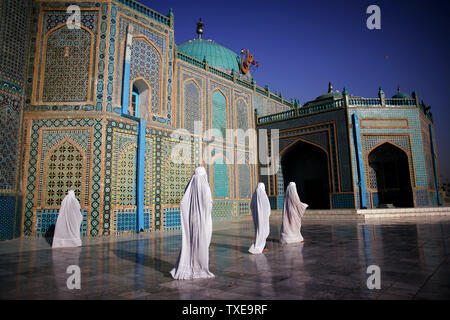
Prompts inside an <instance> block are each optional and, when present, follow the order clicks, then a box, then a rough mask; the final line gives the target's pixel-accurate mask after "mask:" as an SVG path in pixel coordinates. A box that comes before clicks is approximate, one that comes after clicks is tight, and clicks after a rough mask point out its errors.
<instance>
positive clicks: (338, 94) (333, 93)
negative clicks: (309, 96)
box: [316, 91, 342, 100]
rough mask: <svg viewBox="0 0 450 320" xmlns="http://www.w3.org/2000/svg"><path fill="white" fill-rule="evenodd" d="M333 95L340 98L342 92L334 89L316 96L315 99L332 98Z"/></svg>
mask: <svg viewBox="0 0 450 320" xmlns="http://www.w3.org/2000/svg"><path fill="white" fill-rule="evenodd" d="M333 97H336V98H341V97H342V93H340V92H336V91H334V92H329V93H325V94H322V95H321V96H318V97H317V98H316V100H322V99H328V98H333Z"/></svg>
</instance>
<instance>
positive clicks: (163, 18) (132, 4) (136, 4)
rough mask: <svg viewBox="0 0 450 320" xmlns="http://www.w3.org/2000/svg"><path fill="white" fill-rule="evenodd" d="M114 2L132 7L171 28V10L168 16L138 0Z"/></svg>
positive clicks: (117, 0) (118, 0)
mask: <svg viewBox="0 0 450 320" xmlns="http://www.w3.org/2000/svg"><path fill="white" fill-rule="evenodd" d="M114 1H116V2H119V3H122V4H124V5H126V6H127V7H129V8H130V9H133V10H135V11H137V12H139V13H142V14H143V15H145V16H147V17H149V18H151V19H153V20H155V21H157V22H159V23H161V24H163V25H166V26H168V27H169V28H173V14H172V11H170V12H169V15H168V16H165V15H163V14H160V13H158V12H156V11H154V10H152V9H150V8H148V7H146V6H144V5H142V4H140V3H139V2H136V1H133V0H114Z"/></svg>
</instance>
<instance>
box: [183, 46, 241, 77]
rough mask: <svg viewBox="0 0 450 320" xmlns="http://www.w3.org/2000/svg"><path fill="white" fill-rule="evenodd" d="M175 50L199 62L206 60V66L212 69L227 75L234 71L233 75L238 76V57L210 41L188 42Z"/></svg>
mask: <svg viewBox="0 0 450 320" xmlns="http://www.w3.org/2000/svg"><path fill="white" fill-rule="evenodd" d="M177 50H178V51H179V52H181V53H183V54H185V55H187V56H190V57H192V58H194V59H197V60H200V61H203V58H206V60H207V61H208V65H209V66H211V67H213V68H217V69H219V70H221V71H227V72H228V73H229V72H231V70H234V72H235V73H237V74H239V62H238V61H240V58H239V56H238V55H237V54H236V53H234V52H233V51H231V50H230V49H227V48H225V47H224V46H221V45H220V44H217V43H215V42H214V41H212V40H205V39H194V40H189V41H187V42H184V43H182V44H180V45H178V46H177Z"/></svg>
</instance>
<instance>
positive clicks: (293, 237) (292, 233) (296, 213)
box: [280, 182, 308, 243]
mask: <svg viewBox="0 0 450 320" xmlns="http://www.w3.org/2000/svg"><path fill="white" fill-rule="evenodd" d="M306 208H308V205H307V204H306V203H303V202H301V201H300V198H299V196H298V193H297V187H296V185H295V182H290V183H289V185H288V187H287V188H286V193H285V194H284V208H283V222H282V224H281V238H280V242H281V243H296V242H303V236H302V234H301V232H300V229H301V227H302V217H303V215H304V214H305V211H306Z"/></svg>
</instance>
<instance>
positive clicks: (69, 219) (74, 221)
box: [52, 190, 83, 248]
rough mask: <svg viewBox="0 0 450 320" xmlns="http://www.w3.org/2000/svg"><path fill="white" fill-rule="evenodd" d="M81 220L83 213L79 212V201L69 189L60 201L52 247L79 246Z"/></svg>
mask: <svg viewBox="0 0 450 320" xmlns="http://www.w3.org/2000/svg"><path fill="white" fill-rule="evenodd" d="M81 221H83V215H82V214H81V212H80V203H79V202H78V200H77V198H76V197H75V192H74V191H73V190H69V193H68V194H67V196H66V197H65V198H64V199H63V201H62V202H61V208H60V209H59V214H58V219H57V220H56V226H55V235H54V236H53V243H52V248H61V247H79V246H81V238H80V226H81Z"/></svg>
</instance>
